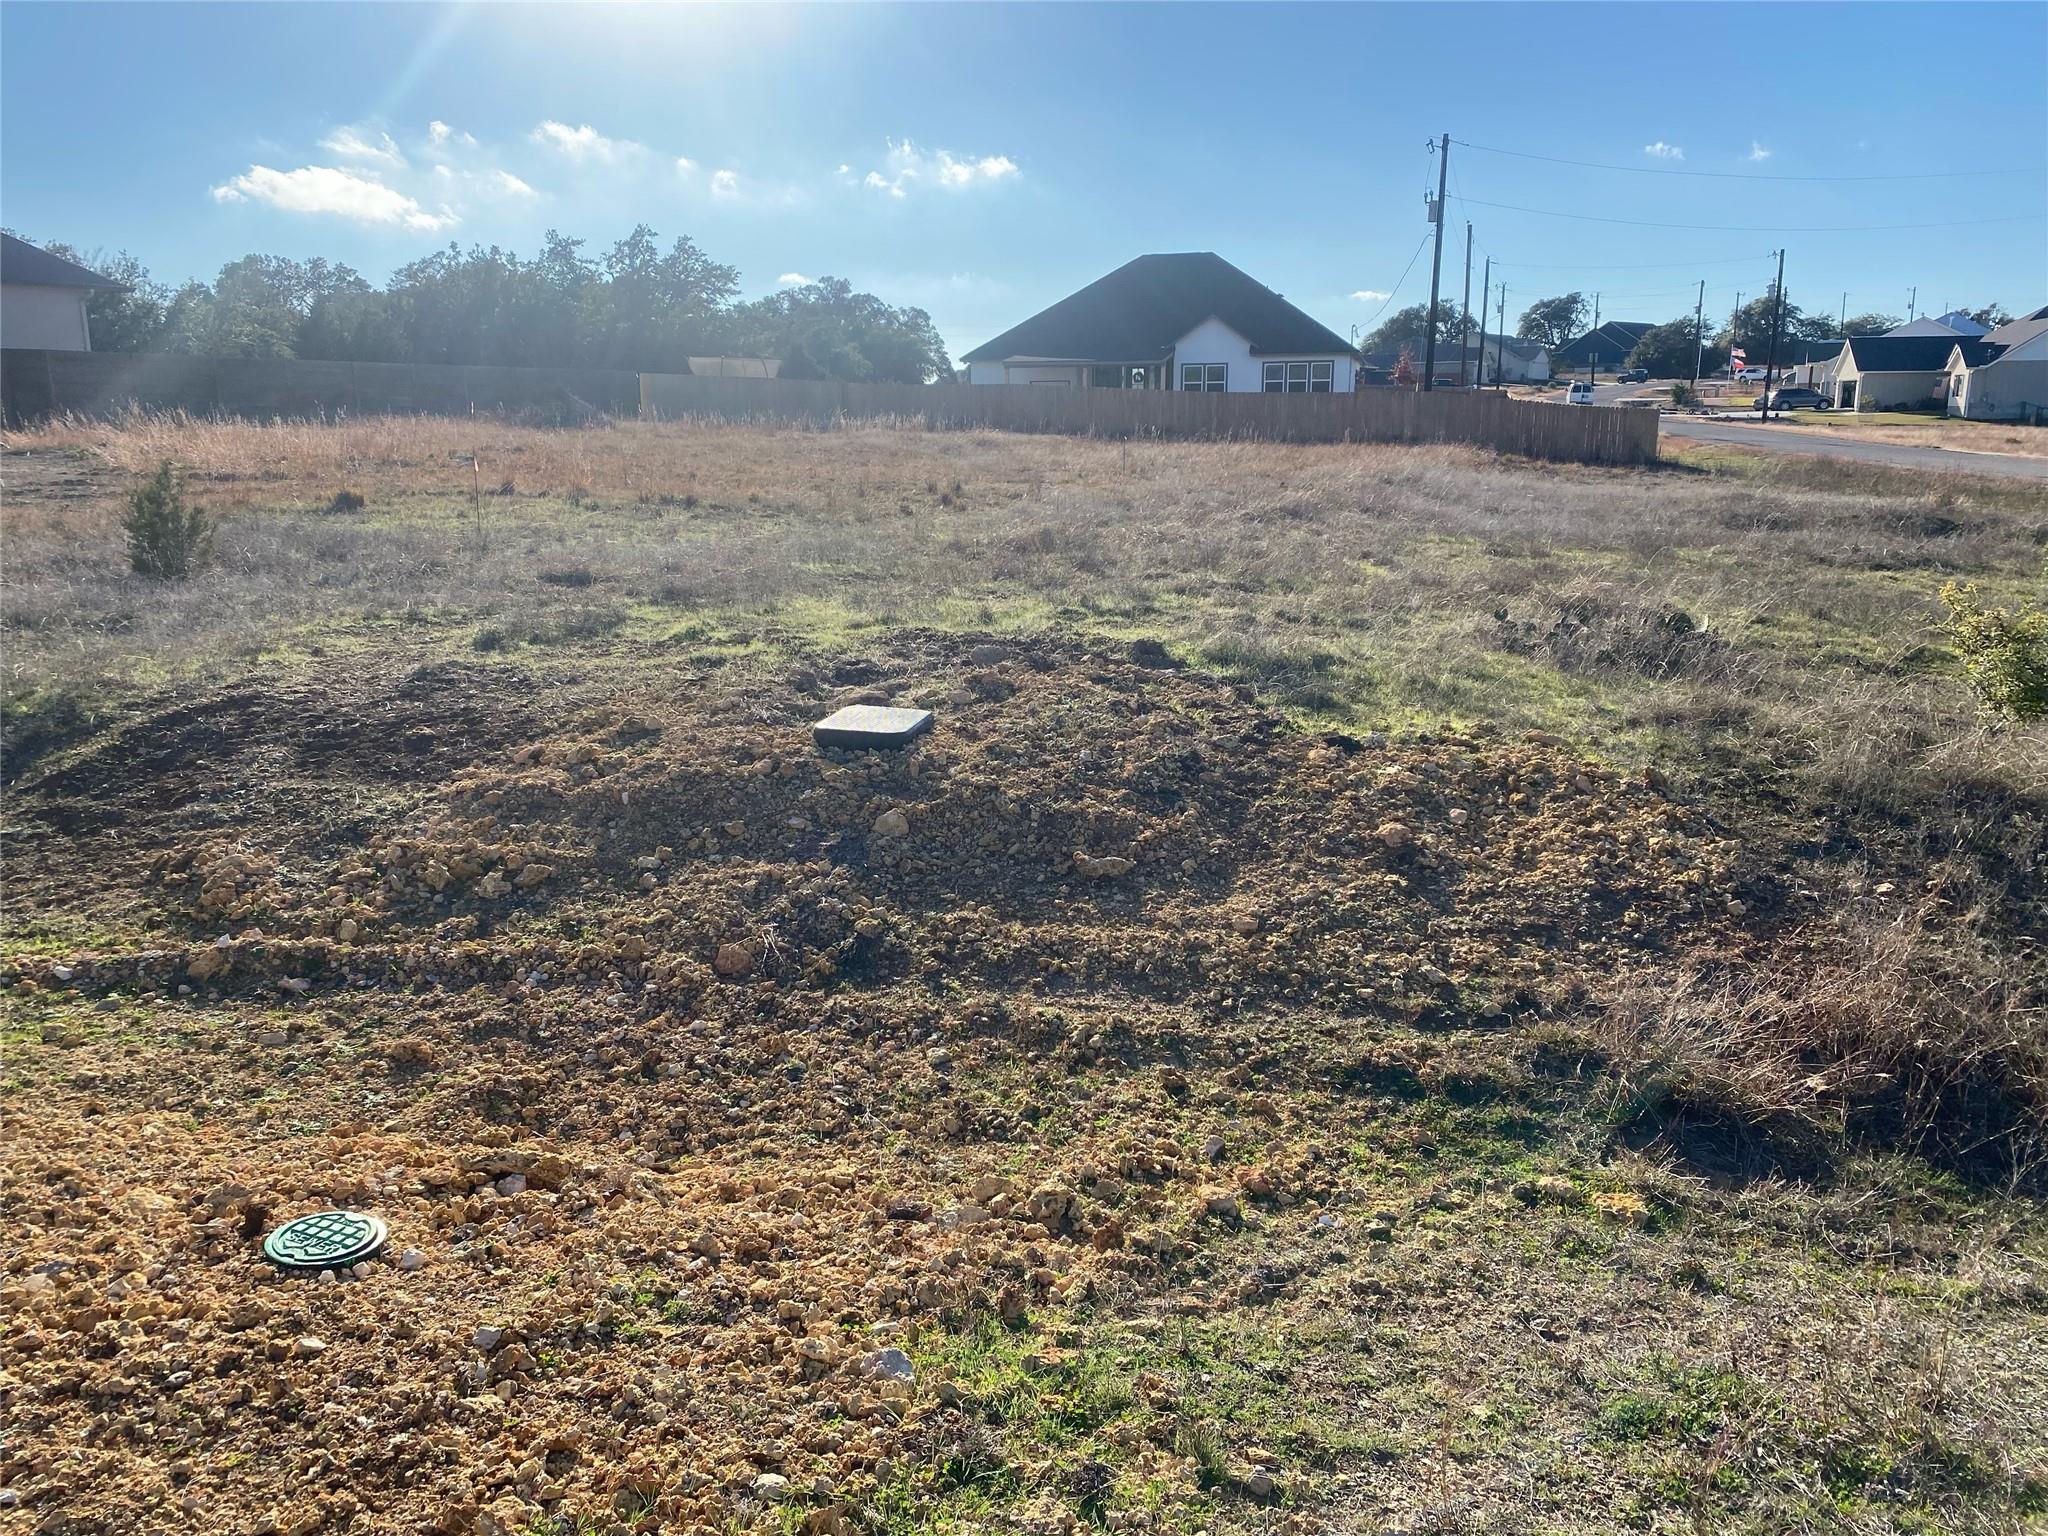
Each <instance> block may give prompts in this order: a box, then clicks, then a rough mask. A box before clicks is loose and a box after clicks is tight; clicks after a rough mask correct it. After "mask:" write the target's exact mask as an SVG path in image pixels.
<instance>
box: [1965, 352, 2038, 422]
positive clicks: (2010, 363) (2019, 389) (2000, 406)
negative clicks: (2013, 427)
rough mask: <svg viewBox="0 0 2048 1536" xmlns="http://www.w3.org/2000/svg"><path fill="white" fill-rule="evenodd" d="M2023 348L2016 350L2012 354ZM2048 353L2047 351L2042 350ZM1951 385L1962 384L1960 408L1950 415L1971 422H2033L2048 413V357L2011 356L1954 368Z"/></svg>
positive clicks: (2009, 354) (2007, 355)
mask: <svg viewBox="0 0 2048 1536" xmlns="http://www.w3.org/2000/svg"><path fill="white" fill-rule="evenodd" d="M2020 350H2022V349H2020V348H2017V347H2015V348H2014V349H2013V351H2015V352H2017V351H2020ZM2043 350H2044V351H2048V348H2044V349H2043ZM1950 383H1951V386H1953V385H1956V384H1961V385H1962V391H1963V392H1962V409H1961V410H1960V411H1957V410H1956V409H1955V408H1954V407H1953V405H1952V406H1951V407H1950V414H1951V415H1961V416H1967V417H1969V418H1970V419H1971V420H1972V421H2033V420H2036V419H2038V418H2039V417H2041V416H2042V415H2044V414H2048V356H2044V357H2014V356H2013V355H2012V354H2011V353H2008V354H2006V356H2004V357H2001V358H1999V359H1998V360H1997V361H1996V362H1992V363H1984V364H1981V365H1979V366H1978V367H1975V368H1969V369H1957V370H1956V372H1955V373H1954V374H1953V375H1951V376H1950Z"/></svg>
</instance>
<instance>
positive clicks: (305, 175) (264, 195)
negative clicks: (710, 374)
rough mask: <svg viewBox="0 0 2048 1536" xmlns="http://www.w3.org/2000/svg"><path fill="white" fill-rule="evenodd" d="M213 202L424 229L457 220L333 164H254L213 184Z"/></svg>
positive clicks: (444, 226)
mask: <svg viewBox="0 0 2048 1536" xmlns="http://www.w3.org/2000/svg"><path fill="white" fill-rule="evenodd" d="M213 200H214V201H215V202H217V203H244V202H256V203H268V204H269V205H270V206H271V207H273V208H277V209H281V210H282V211H283V212H285V213H329V214H333V215H335V216H336V217H338V218H344V219H353V220H355V221H356V222H357V223H358V224H390V225H395V226H398V227H400V228H403V229H412V230H420V231H424V232H428V233H432V232H434V231H436V230H443V229H452V228H453V227H454V226H455V225H456V224H457V223H458V222H459V220H458V219H457V217H456V215H455V214H454V213H453V212H452V211H451V210H449V209H448V208H446V207H444V208H442V210H441V211H440V212H439V213H431V212H429V211H428V210H427V209H425V208H422V207H421V206H420V204H419V201H418V200H417V199H416V198H411V197H408V196H406V194H405V193H403V192H400V191H397V190H396V189H394V188H392V187H387V186H385V185H384V183H383V182H381V181H377V180H375V179H374V178H373V177H369V176H363V175H359V174H357V173H356V172H354V171H348V170H343V169H341V168H340V167H338V166H331V165H307V166H301V167H300V168H299V169H298V170H296V171H278V170H273V169H271V167H269V166H267V165H252V166H250V167H249V169H248V170H247V171H245V172H244V173H243V174H242V175H240V176H236V177H234V178H233V179H232V180H229V181H226V182H223V183H222V184H221V185H220V186H217V187H215V188H214V189H213Z"/></svg>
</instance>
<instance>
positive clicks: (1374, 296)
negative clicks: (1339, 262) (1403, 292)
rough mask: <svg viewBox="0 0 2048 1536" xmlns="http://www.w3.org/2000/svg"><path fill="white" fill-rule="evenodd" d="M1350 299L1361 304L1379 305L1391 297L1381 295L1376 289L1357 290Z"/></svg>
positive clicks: (1388, 294) (1384, 294)
mask: <svg viewBox="0 0 2048 1536" xmlns="http://www.w3.org/2000/svg"><path fill="white" fill-rule="evenodd" d="M1351 297H1352V298H1354V299H1356V300H1358V302H1359V303H1361V304H1379V303H1383V302H1385V301H1386V300H1387V299H1390V298H1392V297H1393V295H1392V294H1390V293H1382V292H1380V290H1379V289H1377V288H1359V289H1357V290H1355V291H1354V292H1353V293H1352V295H1351Z"/></svg>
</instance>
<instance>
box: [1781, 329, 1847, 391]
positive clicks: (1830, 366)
mask: <svg viewBox="0 0 2048 1536" xmlns="http://www.w3.org/2000/svg"><path fill="white" fill-rule="evenodd" d="M1841 355H1842V339H1841V337H1839V336H1837V337H1836V338H1835V339H1834V340H1833V341H1795V342H1793V343H1791V344H1790V345H1789V346H1787V347H1786V348H1785V350H1784V354H1783V355H1782V356H1781V357H1780V358H1779V369H1778V382H1779V383H1780V384H1782V385H1785V386H1787V387H1790V386H1792V385H1795V384H1798V385H1804V386H1806V387H1807V388H1808V389H1817V390H1819V391H1820V392H1821V393H1822V394H1824V395H1827V396H1829V397H1832V396H1833V395H1834V392H1835V361H1836V359H1838V358H1839V357H1841Z"/></svg>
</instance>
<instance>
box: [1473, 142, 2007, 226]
mask: <svg viewBox="0 0 2048 1536" xmlns="http://www.w3.org/2000/svg"><path fill="white" fill-rule="evenodd" d="M1451 142H1452V143H1453V144H1456V145H1458V146H1459V147H1461V148H1463V149H1476V150H1479V151H1480V152H1481V153H1483V154H1489V155H1512V156H1514V157H1515V158H1516V159H1517V160H1541V161H1544V162H1545V163H1547V164H1550V165H1575V166H1578V167H1579V168H1580V169H1582V170H1588V171H1626V172H1627V173H1628V174H1630V175H1632V176H1704V177H1709V178H1711V179H1713V180H1716V181H1947V180H1949V179H1950V178H1952V177H1957V176H2039V175H2041V174H2043V171H2042V168H2041V167H2040V166H2038V165H2036V166H2018V167H2014V168H2013V169H2010V170H1995V171H1890V172H1886V173H1883V174H1880V175H1868V176H1794V175H1785V174H1781V173H1779V172H1776V171H1690V170H1684V171H1682V170H1676V169H1673V168H1672V167H1669V166H1662V165H1609V164H1606V163H1605V162H1603V161H1599V160H1567V159H1564V158H1563V157H1562V156H1558V155H1536V154H1531V153H1530V152H1529V151H1527V150H1525V149H1500V148H1497V147H1496V146H1494V145H1491V144H1473V143H1470V142H1468V141H1467V140H1464V139H1453V140H1452V141H1451ZM1892 227H1897V228H1905V227H1907V226H1903V225H1901V226H1892ZM1912 227H1916V228H1921V227H1932V226H1912Z"/></svg>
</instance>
